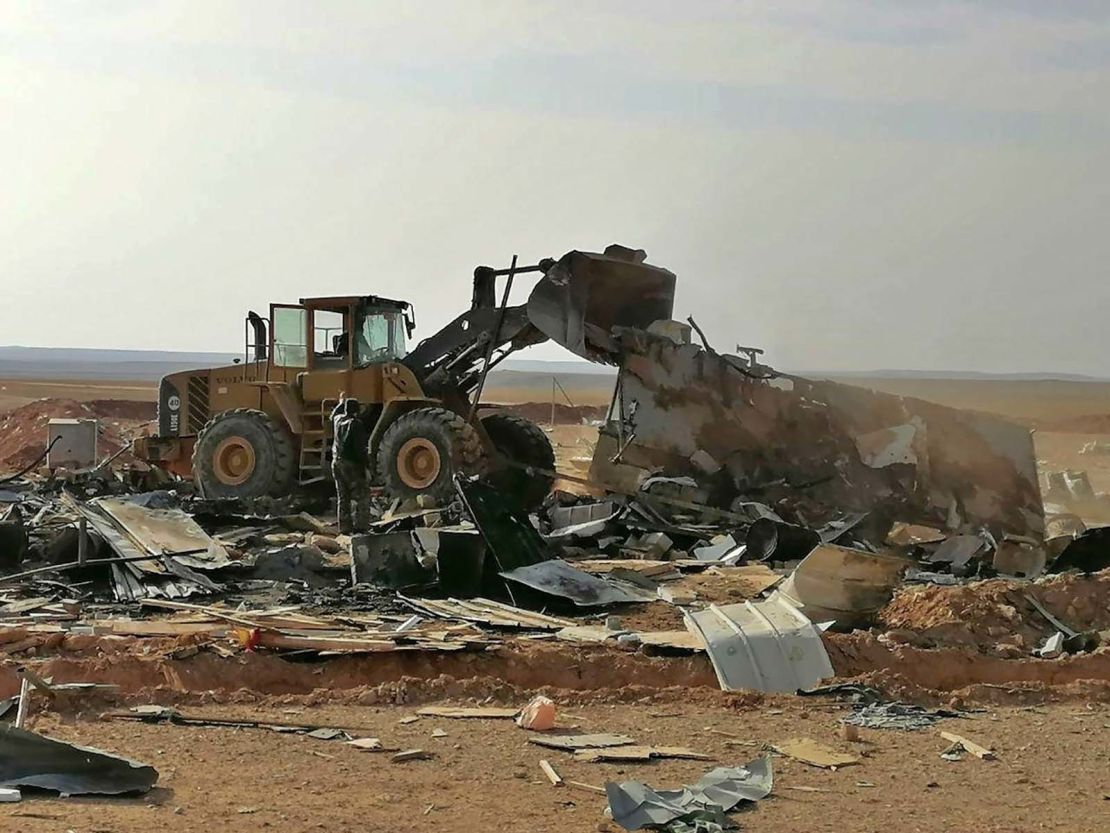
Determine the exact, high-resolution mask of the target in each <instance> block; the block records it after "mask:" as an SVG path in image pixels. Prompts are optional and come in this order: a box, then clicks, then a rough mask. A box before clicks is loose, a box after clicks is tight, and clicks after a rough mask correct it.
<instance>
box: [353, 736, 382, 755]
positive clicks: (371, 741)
mask: <svg viewBox="0 0 1110 833" xmlns="http://www.w3.org/2000/svg"><path fill="white" fill-rule="evenodd" d="M346 743H347V745H348V746H353V747H355V748H356V749H362V750H364V751H366V752H384V751H386V750H385V748H384V747H383V746H382V742H381V741H380V740H379V739H378V738H355V739H354V740H349V741H347V742H346Z"/></svg>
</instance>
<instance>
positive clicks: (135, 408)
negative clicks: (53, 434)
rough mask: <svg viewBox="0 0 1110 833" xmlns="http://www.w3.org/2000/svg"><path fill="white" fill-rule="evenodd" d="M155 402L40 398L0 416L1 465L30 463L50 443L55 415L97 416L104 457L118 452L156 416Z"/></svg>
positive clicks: (59, 417) (21, 465)
mask: <svg viewBox="0 0 1110 833" xmlns="http://www.w3.org/2000/svg"><path fill="white" fill-rule="evenodd" d="M154 411H155V405H154V403H153V402H130V401H127V400H122V399H95V400H91V401H89V402H77V401H76V400H73V399H40V400H37V401H35V402H30V403H28V404H26V405H23V406H22V407H19V408H16V409H15V410H13V411H9V412H8V413H6V414H4V415H2V416H0V468H4V469H18V468H22V467H24V466H27V465H30V464H31V463H33V462H34V461H35V459H36V458H38V457H39V455H41V454H42V452H43V450H44V449H45V448H46V444H47V423H49V422H50V420H51V419H96V420H98V423H99V425H98V428H99V431H100V434H99V437H98V439H97V452H98V454H99V455H100V456H101V457H106V456H108V455H111V454H114V453H115V452H117V451H119V449H120V448H122V447H123V446H124V445H125V444H126V443H127V439H128V438H129V437H130V436H131V435H132V434H134V433H135V430H136V428H137V427H138V426H139V425H140V424H141V423H142V422H146V421H149V420H150V419H153V417H154Z"/></svg>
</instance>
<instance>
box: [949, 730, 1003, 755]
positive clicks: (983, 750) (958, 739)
mask: <svg viewBox="0 0 1110 833" xmlns="http://www.w3.org/2000/svg"><path fill="white" fill-rule="evenodd" d="M940 736H941V737H942V738H944V739H945V740H946V741H948V742H949V743H955V744H959V745H960V746H962V747H963V748H964V749H965V750H966V751H967V752H969V753H970V754H972V755H974V756H975V757H976V758H978V759H979V760H981V761H993V760H995V759H996V758H997V756H996V755H995V754H994V750H992V749H990V748H988V747H986V746H980V745H979V744H978V743H975V742H974V741H970V740H968V739H967V738H965V737H963V736H961V735H956V734H953V733H952V732H941V733H940Z"/></svg>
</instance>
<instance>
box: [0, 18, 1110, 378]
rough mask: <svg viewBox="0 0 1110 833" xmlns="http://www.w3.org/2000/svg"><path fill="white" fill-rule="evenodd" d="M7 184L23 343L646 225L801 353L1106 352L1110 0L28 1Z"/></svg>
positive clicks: (179, 327) (721, 320) (239, 306)
mask: <svg viewBox="0 0 1110 833" xmlns="http://www.w3.org/2000/svg"><path fill="white" fill-rule="evenodd" d="M0 187H2V188H3V199H2V202H0V287H2V288H3V295H2V296H0V344H25V345H44V346H53V345H57V346H83V347H141V348H162V349H213V350H237V349H239V348H240V346H241V344H242V331H243V323H242V319H243V315H244V314H245V312H246V310H247V309H248V308H252V307H253V308H255V309H259V310H262V309H264V308H265V305H266V304H267V303H268V302H269V301H271V300H274V301H290V300H294V301H295V300H296V299H297V298H298V297H300V296H303V295H329V294H343V293H360V294H361V293H376V294H381V295H389V296H394V297H403V298H408V299H410V300H412V301H413V302H414V303H415V304H416V309H417V317H418V322H419V324H420V332H421V334H422V335H428V334H430V333H431V332H432V331H433V330H434V329H435V328H438V326H440V325H441V324H443V323H445V322H446V321H447V320H449V319H450V318H452V317H454V315H455V314H457V313H458V312H459V311H461V310H462V308H463V307H464V306H465V305H466V304H468V303H469V299H470V287H469V281H470V274H471V271H472V269H473V267H474V266H475V265H476V264H478V263H488V264H492V265H507V263H508V261H509V259H510V257H511V256H512V255H513V253H518V254H519V255H520V256H521V258H522V260H523V261H527V262H534V261H535V259H537V258H540V257H543V256H548V255H558V254H561V253H562V252H564V251H566V250H568V249H572V248H581V249H599V248H601V247H604V246H605V245H606V244H608V243H610V242H613V241H619V242H622V243H625V244H627V245H631V246H638V247H642V248H645V249H647V251H648V254H649V259H650V260H651V261H652V262H654V263H658V264H660V265H663V266H667V267H668V268H670V269H672V270H673V271H675V272H676V273H677V274H678V276H679V291H678V302H677V307H676V317H680V318H685V316H686V315H690V314H692V315H693V316H694V317H695V318H696V319H697V320H698V322H699V323H700V324H701V325H702V327H703V328H704V329H705V331H706V332H707V334H708V335H709V336H710V338H711V340H712V341H714V342H715V343H716V344H717V345H718V346H719V347H721V348H731V347H733V346H734V345H735V344H736V343H737V342H739V343H742V344H746V345H761V346H763V347H765V348H766V350H767V356H768V359H769V360H770V361H771V362H772V363H773V364H777V365H778V366H781V367H784V368H823V369H869V368H876V367H884V368H887V367H899V368H922V369H940V368H943V369H959V370H984V371H1011V370H1028V371H1042V370H1056V371H1070V372H1088V373H1097V374H1101V375H1105V374H1107V373H1110V363H1108V358H1107V357H1108V356H1110V324H1108V319H1110V268H1108V264H1110V2H1107V0H1088V1H1087V2H1067V1H1066V0H1053V1H1050V0H978V1H976V0H965V2H945V0H882V2H879V1H878V0H876V1H875V2H862V0H861V1H860V2H848V1H847V0H843V1H840V0H826V1H825V2H819V1H818V0H808V2H802V0H795V2H763V3H754V2H753V3H742V2H732V3H729V2H716V0H696V1H691V0H685V2H680V0H608V1H606V0H590V1H589V2H586V1H585V0H552V1H551V2H546V0H504V1H503V2H502V1H499V0H459V2H435V0H420V2H411V0H410V1H409V2H387V0H361V1H356V0H352V2H327V1H326V0H312V2H302V0H265V2H261V1H260V2H205V1H204V0H181V2H176V0H174V1H171V0H143V2H130V0H99V2H64V0H51V2H28V0H21V2H0ZM567 357H568V356H567V355H566V354H565V353H563V352H562V351H560V350H559V349H558V348H554V347H552V346H551V345H546V346H544V347H541V348H535V349H533V350H531V351H529V352H528V353H525V354H521V358H567Z"/></svg>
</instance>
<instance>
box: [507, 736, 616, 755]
mask: <svg viewBox="0 0 1110 833" xmlns="http://www.w3.org/2000/svg"><path fill="white" fill-rule="evenodd" d="M528 742H529V743H536V744H539V745H540V746H549V747H551V748H552V749H566V750H569V751H575V750H578V749H608V748H609V747H612V746H628V745H631V744H633V743H635V741H634V740H632V738H630V737H627V736H626V735H606V734H596V735H557V734H543V735H530V736H529V737H528Z"/></svg>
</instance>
